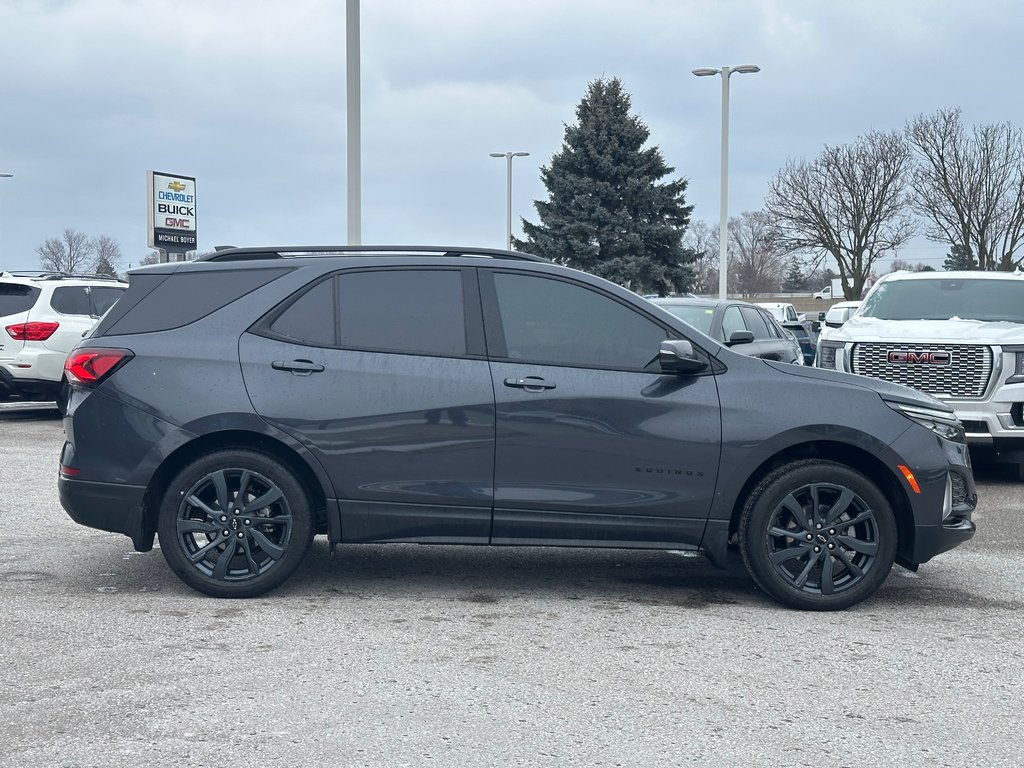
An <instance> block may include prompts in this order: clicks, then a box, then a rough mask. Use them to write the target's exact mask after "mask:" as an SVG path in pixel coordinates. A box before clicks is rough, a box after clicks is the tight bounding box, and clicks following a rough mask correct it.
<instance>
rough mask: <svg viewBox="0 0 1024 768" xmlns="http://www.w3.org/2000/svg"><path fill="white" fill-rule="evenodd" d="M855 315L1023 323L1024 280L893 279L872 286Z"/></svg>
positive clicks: (894, 318)
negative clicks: (857, 313)
mask: <svg viewBox="0 0 1024 768" xmlns="http://www.w3.org/2000/svg"><path fill="white" fill-rule="evenodd" d="M859 314H860V315H862V316H864V317H876V318H878V319H880V320H949V319H950V318H954V317H956V318H961V319H964V320H982V321H986V322H1007V323H1024V280H984V279H980V280H975V279H971V278H967V279H958V280H941V279H936V280H894V281H893V282H891V283H882V284H881V285H878V286H876V287H875V290H874V291H872V293H871V295H870V296H869V297H868V298H867V300H866V301H865V302H864V304H863V305H862V306H861V310H860V313H859Z"/></svg>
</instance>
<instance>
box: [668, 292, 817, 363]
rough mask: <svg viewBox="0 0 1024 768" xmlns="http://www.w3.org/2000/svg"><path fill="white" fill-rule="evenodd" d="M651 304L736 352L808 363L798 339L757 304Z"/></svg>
mask: <svg viewBox="0 0 1024 768" xmlns="http://www.w3.org/2000/svg"><path fill="white" fill-rule="evenodd" d="M651 301H653V302H654V303H655V304H657V305H658V306H659V307H663V308H664V309H666V310H668V311H669V312H671V313H672V314H673V315H675V316H676V317H678V318H679V319H681V320H685V321H686V322H687V323H689V324H690V325H692V326H693V327H694V328H696V329H697V330H698V331H700V332H701V333H704V334H707V335H708V336H710V337H711V338H713V339H714V340H715V341H717V342H718V343H720V344H725V345H726V346H727V347H732V348H733V350H734V351H736V352H742V353H743V354H744V355H750V356H751V357H762V358H764V359H765V360H778V361H780V362H783V363H796V364H798V365H803V363H804V353H803V351H802V350H801V349H800V342H799V341H798V340H797V338H796V337H794V336H793V335H792V334H790V333H787V332H786V331H785V330H783V328H782V327H781V326H780V325H779V323H778V321H777V320H776V319H775V318H774V317H772V313H771V312H768V311H767V310H765V309H763V308H761V307H758V306H755V305H754V304H749V303H747V302H745V301H735V300H728V301H720V300H718V299H690V298H665V299H651ZM812 360H813V358H812Z"/></svg>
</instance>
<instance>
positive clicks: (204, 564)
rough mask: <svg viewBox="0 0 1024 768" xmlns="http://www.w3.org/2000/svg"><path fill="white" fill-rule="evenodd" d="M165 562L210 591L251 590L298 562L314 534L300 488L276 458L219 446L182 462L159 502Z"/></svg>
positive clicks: (261, 589)
mask: <svg viewBox="0 0 1024 768" xmlns="http://www.w3.org/2000/svg"><path fill="white" fill-rule="evenodd" d="M158 534H159V537H160V550H161V551H162V552H163V555H164V559H165V560H166V561H167V564H168V565H169V566H170V567H171V570H173V571H174V572H175V573H176V574H177V575H178V576H179V577H180V578H181V579H182V580H183V581H185V583H187V584H188V585H189V586H191V587H193V588H194V589H196V590H198V591H200V592H203V593H205V594H207V595H212V596H213V597H255V596H257V595H261V594H263V593H265V592H268V591H270V590H271V589H273V588H275V587H277V586H278V585H280V584H281V583H282V582H283V581H284V580H285V579H286V578H288V576H290V575H291V574H292V572H293V571H294V570H295V569H296V568H297V567H298V566H299V563H300V562H301V561H302V558H303V557H304V556H305V554H306V550H307V549H309V544H310V541H311V540H312V538H313V522H312V509H311V505H310V502H309V497H308V494H307V493H306V491H305V488H304V487H303V486H302V484H301V483H300V482H299V480H298V479H297V478H296V477H295V475H294V474H293V473H292V472H291V471H290V470H289V469H288V468H286V467H285V466H284V465H283V464H281V463H280V462H278V461H277V460H275V459H273V458H271V457H269V456H267V455H265V454H262V453H257V452H255V451H248V450H222V451H217V452H215V453H211V454H208V455H206V456H204V457H202V458H200V459H198V460H196V461H194V462H192V463H191V464H189V465H188V466H187V467H185V469H183V470H182V471H181V472H180V473H178V475H177V476H176V477H175V478H174V480H173V481H171V483H170V485H169V486H168V488H167V491H166V493H165V495H164V498H163V502H162V503H161V506H160V513H159V522H158Z"/></svg>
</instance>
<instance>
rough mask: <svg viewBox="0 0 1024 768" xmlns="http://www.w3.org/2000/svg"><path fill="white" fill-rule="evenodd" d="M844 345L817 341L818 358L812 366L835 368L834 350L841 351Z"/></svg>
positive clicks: (839, 342) (838, 342)
mask: <svg viewBox="0 0 1024 768" xmlns="http://www.w3.org/2000/svg"><path fill="white" fill-rule="evenodd" d="M844 346H846V344H845V343H844V342H842V341H819V342H818V356H817V359H816V360H815V361H814V364H815V365H816V366H818V367H819V368H835V367H836V350H838V349H842V348H843V347H844Z"/></svg>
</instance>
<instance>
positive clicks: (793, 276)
mask: <svg viewBox="0 0 1024 768" xmlns="http://www.w3.org/2000/svg"><path fill="white" fill-rule="evenodd" d="M785 285H786V290H787V291H799V290H802V289H804V288H806V287H807V278H806V277H804V273H803V270H802V269H801V268H800V259H798V258H797V257H796V256H794V257H793V258H791V259H790V260H789V267H788V268H787V269H786V277H785Z"/></svg>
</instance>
